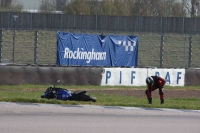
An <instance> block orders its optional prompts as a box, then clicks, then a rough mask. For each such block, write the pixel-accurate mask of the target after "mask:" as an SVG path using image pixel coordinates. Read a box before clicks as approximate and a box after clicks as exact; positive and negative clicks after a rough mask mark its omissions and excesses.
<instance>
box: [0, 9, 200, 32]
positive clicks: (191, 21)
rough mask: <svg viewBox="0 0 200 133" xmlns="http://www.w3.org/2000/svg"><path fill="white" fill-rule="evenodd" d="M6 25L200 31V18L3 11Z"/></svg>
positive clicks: (1, 26)
mask: <svg viewBox="0 0 200 133" xmlns="http://www.w3.org/2000/svg"><path fill="white" fill-rule="evenodd" d="M0 18H1V20H3V21H1V22H0V28H4V29H12V28H17V29H29V30H30V29H40V30H53V29H54V30H55V29H56V30H58V29H67V30H69V29H76V30H93V31H94V30H95V31H98V32H100V31H105V30H106V31H111V32H116V31H120V32H151V33H162V34H164V33H176V34H200V18H189V17H145V16H106V15H67V14H46V13H21V12H0Z"/></svg>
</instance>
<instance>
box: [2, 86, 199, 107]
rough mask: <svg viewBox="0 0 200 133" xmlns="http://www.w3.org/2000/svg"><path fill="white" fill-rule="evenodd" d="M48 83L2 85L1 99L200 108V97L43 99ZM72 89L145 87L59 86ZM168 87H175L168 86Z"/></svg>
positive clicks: (116, 96) (72, 103) (107, 95)
mask: <svg viewBox="0 0 200 133" xmlns="http://www.w3.org/2000/svg"><path fill="white" fill-rule="evenodd" d="M46 87H47V86H46V85H12V86H9V85H1V86H0V101H5V102H28V103H51V104H70V105H80V104H91V105H103V106H124V107H148V108H172V109H189V110H200V98H192V97H191V98H167V99H165V104H164V105H160V100H159V99H158V98H153V104H152V105H149V104H147V99H146V97H145V96H144V97H142V98H141V97H134V96H124V95H123V94H121V95H119V94H104V93H101V94H96V93H95V94H92V93H90V94H89V95H91V96H94V97H96V98H97V102H95V103H94V102H82V101H60V100H55V99H53V100H52V99H51V100H48V99H42V98H40V96H41V95H42V94H43V93H44V91H45V90H46ZM59 87H63V88H67V89H70V90H71V91H75V90H83V89H97V90H98V89H101V90H102V89H112V88H117V89H124V88H126V89H133V88H134V89H144V87H127V86H123V87H122V86H117V87H113V86H59ZM198 88H200V87H198V86H196V87H194V86H193V87H176V89H198ZM167 89H174V88H173V87H167Z"/></svg>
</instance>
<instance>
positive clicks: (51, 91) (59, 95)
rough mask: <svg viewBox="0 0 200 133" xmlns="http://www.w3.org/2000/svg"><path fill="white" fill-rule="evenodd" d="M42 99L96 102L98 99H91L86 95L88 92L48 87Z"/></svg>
mask: <svg viewBox="0 0 200 133" xmlns="http://www.w3.org/2000/svg"><path fill="white" fill-rule="evenodd" d="M41 98H47V99H57V100H63V101H67V100H70V101H92V102H96V101H97V99H96V97H91V96H89V95H88V94H86V91H79V92H71V91H69V90H67V89H63V88H59V87H55V85H54V86H53V87H48V88H47V89H46V91H45V92H44V94H43V95H41Z"/></svg>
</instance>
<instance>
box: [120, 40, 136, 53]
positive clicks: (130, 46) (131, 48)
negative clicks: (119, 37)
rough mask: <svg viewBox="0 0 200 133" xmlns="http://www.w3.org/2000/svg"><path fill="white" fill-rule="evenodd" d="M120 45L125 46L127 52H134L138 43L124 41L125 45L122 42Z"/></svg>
mask: <svg viewBox="0 0 200 133" xmlns="http://www.w3.org/2000/svg"><path fill="white" fill-rule="evenodd" d="M118 45H120V46H121V45H122V46H124V47H125V51H134V47H135V45H136V42H135V41H134V42H131V41H128V42H126V41H123V43H122V41H118Z"/></svg>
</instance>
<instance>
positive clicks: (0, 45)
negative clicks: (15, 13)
mask: <svg viewBox="0 0 200 133" xmlns="http://www.w3.org/2000/svg"><path fill="white" fill-rule="evenodd" d="M2 38H3V30H2V29H1V30H0V63H2V42H3V41H2V40H3V39H2Z"/></svg>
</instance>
